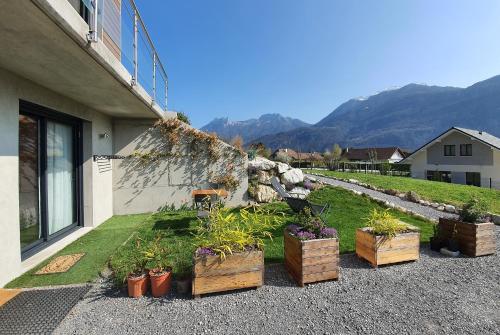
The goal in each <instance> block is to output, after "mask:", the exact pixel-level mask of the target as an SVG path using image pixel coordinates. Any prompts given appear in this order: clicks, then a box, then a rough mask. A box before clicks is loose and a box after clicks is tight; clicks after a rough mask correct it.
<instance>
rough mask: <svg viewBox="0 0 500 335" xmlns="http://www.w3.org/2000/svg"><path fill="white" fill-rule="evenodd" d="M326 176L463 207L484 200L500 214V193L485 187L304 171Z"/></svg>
mask: <svg viewBox="0 0 500 335" xmlns="http://www.w3.org/2000/svg"><path fill="white" fill-rule="evenodd" d="M304 171H305V172H315V173H319V174H322V175H325V176H334V177H338V178H352V179H357V180H359V181H361V182H364V183H367V184H370V185H373V186H377V187H380V188H384V189H394V190H398V191H401V192H408V191H414V192H416V193H417V194H418V195H420V196H421V197H422V198H423V199H426V200H429V201H433V202H440V203H447V204H452V205H455V206H462V205H463V204H464V203H465V202H466V201H468V200H469V199H471V198H478V199H483V200H484V201H485V202H486V203H487V204H488V206H489V210H490V211H492V212H494V213H500V191H498V190H494V189H487V188H483V187H475V186H467V185H459V184H449V183H444V182H437V181H428V180H422V179H413V178H408V177H395V176H381V175H374V174H364V173H353V172H337V171H326V170H304Z"/></svg>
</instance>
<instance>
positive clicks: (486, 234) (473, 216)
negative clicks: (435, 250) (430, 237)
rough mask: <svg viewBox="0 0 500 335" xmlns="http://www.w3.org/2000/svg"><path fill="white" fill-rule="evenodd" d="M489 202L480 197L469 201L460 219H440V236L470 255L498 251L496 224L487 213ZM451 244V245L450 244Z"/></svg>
mask: <svg viewBox="0 0 500 335" xmlns="http://www.w3.org/2000/svg"><path fill="white" fill-rule="evenodd" d="M487 208H488V207H487V204H485V203H484V201H481V200H478V199H472V200H470V201H469V202H467V203H466V204H465V205H464V207H463V208H462V210H461V211H460V215H459V218H458V220H454V219H446V218H440V219H439V237H440V238H441V239H443V240H447V241H448V245H447V247H448V249H449V250H451V249H453V248H454V247H457V249H458V250H459V251H460V252H461V253H463V254H465V255H468V256H472V257H476V256H483V255H491V254H494V253H495V252H496V244H495V225H494V224H493V223H492V222H490V218H489V216H488V215H487V214H486V210H487ZM450 244H451V245H450Z"/></svg>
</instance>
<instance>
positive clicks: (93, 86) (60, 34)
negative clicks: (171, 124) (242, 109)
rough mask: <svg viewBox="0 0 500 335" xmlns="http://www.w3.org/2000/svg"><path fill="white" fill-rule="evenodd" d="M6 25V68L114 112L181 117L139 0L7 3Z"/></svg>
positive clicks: (2, 15)
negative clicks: (170, 104)
mask: <svg viewBox="0 0 500 335" xmlns="http://www.w3.org/2000/svg"><path fill="white" fill-rule="evenodd" d="M95 6H97V11H96V10H95ZM94 13H97V16H95V15H94ZM0 29H1V31H2V34H0V43H1V44H2V46H3V47H2V50H3V51H2V52H1V53H0V67H1V68H4V69H6V70H8V71H11V72H13V73H15V74H17V75H19V76H21V77H24V78H26V79H28V80H30V81H32V82H34V83H36V84H38V85H41V86H44V87H46V88H48V89H49V90H50V91H53V92H56V93H58V94H61V95H63V96H65V97H68V98H70V99H73V100H76V101H78V102H81V103H83V104H85V105H87V106H89V107H91V108H93V109H95V110H97V111H99V112H102V113H105V114H108V115H111V116H114V117H127V118H145V117H146V118H153V117H162V118H168V117H172V116H174V115H175V114H174V113H171V112H168V111H167V96H168V77H167V74H166V71H165V68H164V66H163V64H162V62H161V60H160V57H159V55H158V53H157V52H156V49H155V47H154V45H153V42H152V41H151V38H150V37H149V34H148V32H147V30H146V27H145V24H144V22H143V21H142V19H141V17H140V14H139V12H138V10H137V8H136V6H135V3H134V1H133V0H97V1H95V0H93V1H91V0H66V1H62V0H31V1H2V2H0ZM49 107H50V106H49Z"/></svg>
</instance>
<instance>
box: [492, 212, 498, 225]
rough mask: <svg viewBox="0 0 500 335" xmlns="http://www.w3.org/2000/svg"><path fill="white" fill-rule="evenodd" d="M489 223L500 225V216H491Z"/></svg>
mask: <svg viewBox="0 0 500 335" xmlns="http://www.w3.org/2000/svg"><path fill="white" fill-rule="evenodd" d="M490 216H491V221H493V223H494V224H500V215H498V214H491V215H490Z"/></svg>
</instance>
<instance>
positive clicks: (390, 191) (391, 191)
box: [385, 189, 398, 195]
mask: <svg viewBox="0 0 500 335" xmlns="http://www.w3.org/2000/svg"><path fill="white" fill-rule="evenodd" d="M385 194H389V195H397V194H398V191H396V190H393V189H388V190H385Z"/></svg>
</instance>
